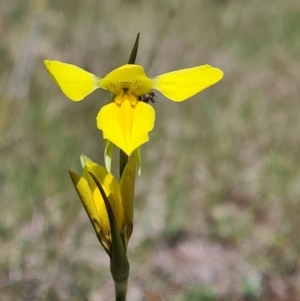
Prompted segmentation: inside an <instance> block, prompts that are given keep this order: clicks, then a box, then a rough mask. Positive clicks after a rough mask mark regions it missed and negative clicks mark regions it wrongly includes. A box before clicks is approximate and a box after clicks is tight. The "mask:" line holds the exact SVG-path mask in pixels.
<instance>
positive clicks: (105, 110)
mask: <svg viewBox="0 0 300 301" xmlns="http://www.w3.org/2000/svg"><path fill="white" fill-rule="evenodd" d="M44 62H45V65H46V67H47V70H48V71H49V73H50V75H51V76H52V78H53V79H54V81H55V82H56V83H57V84H58V86H59V87H60V88H61V90H62V92H63V93H64V94H65V95H66V96H67V97H69V98H70V99H71V100H73V101H80V100H82V99H83V98H84V97H86V96H87V95H88V94H90V93H91V92H93V91H94V90H96V89H98V88H102V89H104V90H108V91H109V92H111V93H112V94H113V95H114V97H113V101H112V102H111V103H110V104H107V105H105V106H103V107H102V108H101V110H100V112H99V113H98V115H97V126H98V128H99V129H100V130H102V131H103V136H104V139H108V140H110V141H111V142H112V143H113V144H115V145H116V146H118V147H119V148H120V149H122V150H123V151H124V152H125V153H126V154H127V155H128V156H129V155H130V154H131V153H132V152H133V151H134V150H135V149H136V148H138V147H139V146H140V145H142V144H144V143H145V142H147V141H148V140H149V137H148V133H149V132H150V131H151V130H152V129H153V126H154V120H155V112H154V109H153V107H152V106H151V105H149V104H148V103H146V102H143V101H139V100H138V97H139V96H141V95H144V94H147V93H149V92H150V91H151V90H158V91H159V92H161V93H162V94H163V95H164V96H165V97H167V98H168V99H170V100H173V101H175V102H180V101H184V100H186V99H187V98H189V97H192V96H193V95H195V94H197V93H199V92H201V91H202V90H204V89H206V88H208V87H210V86H212V85H214V84H215V83H217V82H218V81H220V80H221V79H222V78H223V71H222V70H220V69H218V68H215V67H212V66H210V65H203V66H198V67H193V68H187V69H182V70H177V71H173V72H169V73H165V74H162V75H159V76H156V77H153V78H149V77H148V76H147V75H146V73H145V71H144V69H143V67H142V66H139V65H133V64H126V65H123V66H121V67H119V68H117V69H115V70H113V71H111V72H110V73H108V74H107V75H106V76H105V77H103V78H101V77H98V76H96V75H94V74H92V73H89V72H87V71H85V70H83V69H81V68H79V67H77V66H74V65H71V64H66V63H62V62H59V61H49V60H45V61H44Z"/></svg>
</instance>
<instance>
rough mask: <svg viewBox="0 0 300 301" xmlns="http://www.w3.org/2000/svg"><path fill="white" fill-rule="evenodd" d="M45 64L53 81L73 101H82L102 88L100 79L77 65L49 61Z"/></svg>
mask: <svg viewBox="0 0 300 301" xmlns="http://www.w3.org/2000/svg"><path fill="white" fill-rule="evenodd" d="M44 63H45V65H46V68H47V70H48V72H49V74H50V75H51V77H52V79H53V80H54V81H55V82H56V84H57V85H58V86H59V87H60V88H61V90H62V92H63V93H64V94H65V95H66V96H67V97H69V98H70V99H71V100H73V101H80V100H82V99H83V98H84V97H86V96H87V95H88V94H90V93H92V92H93V91H94V90H96V89H98V88H100V81H101V78H100V77H97V76H96V75H94V74H92V73H89V72H87V71H85V70H83V69H81V68H79V67H77V66H75V65H71V64H66V63H62V62H59V61H49V60H45V61H44Z"/></svg>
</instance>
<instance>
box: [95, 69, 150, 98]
mask: <svg viewBox="0 0 300 301" xmlns="http://www.w3.org/2000/svg"><path fill="white" fill-rule="evenodd" d="M100 87H101V88H102V89H105V90H108V91H110V92H111V93H113V94H115V95H120V94H121V90H122V89H124V88H127V89H130V91H131V94H133V95H142V94H145V93H148V92H149V91H150V90H151V89H152V80H151V79H150V78H149V77H148V76H147V75H146V73H145V71H144V68H143V67H142V66H139V65H133V64H127V65H123V66H121V67H119V68H117V69H114V70H113V71H111V72H110V73H108V74H107V75H106V76H105V77H104V78H103V79H102V80H101V82H100Z"/></svg>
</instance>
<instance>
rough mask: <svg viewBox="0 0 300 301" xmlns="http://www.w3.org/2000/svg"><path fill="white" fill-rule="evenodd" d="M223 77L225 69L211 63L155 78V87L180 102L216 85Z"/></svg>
mask: <svg viewBox="0 0 300 301" xmlns="http://www.w3.org/2000/svg"><path fill="white" fill-rule="evenodd" d="M222 78H223V71H222V70H220V69H218V68H214V67H212V66H210V65H203V66H198V67H194V68H187V69H181V70H177V71H173V72H169V73H165V74H162V75H159V76H157V77H154V78H153V89H156V90H158V91H159V92H161V93H162V94H163V95H164V96H165V97H167V98H169V99H171V100H173V101H176V102H179V101H183V100H186V99H187V98H189V97H192V96H193V95H195V94H196V93H199V92H201V91H202V90H204V89H206V88H208V87H210V86H212V85H214V84H215V83H217V82H218V81H219V80H221V79H222Z"/></svg>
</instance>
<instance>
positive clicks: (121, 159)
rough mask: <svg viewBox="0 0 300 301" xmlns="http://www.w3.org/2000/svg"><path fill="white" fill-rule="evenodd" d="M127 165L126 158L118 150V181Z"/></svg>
mask: <svg viewBox="0 0 300 301" xmlns="http://www.w3.org/2000/svg"><path fill="white" fill-rule="evenodd" d="M127 163H128V156H127V155H126V154H125V153H124V152H123V151H122V150H121V149H120V179H121V177H122V174H123V171H124V168H125V167H126V165H127Z"/></svg>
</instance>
